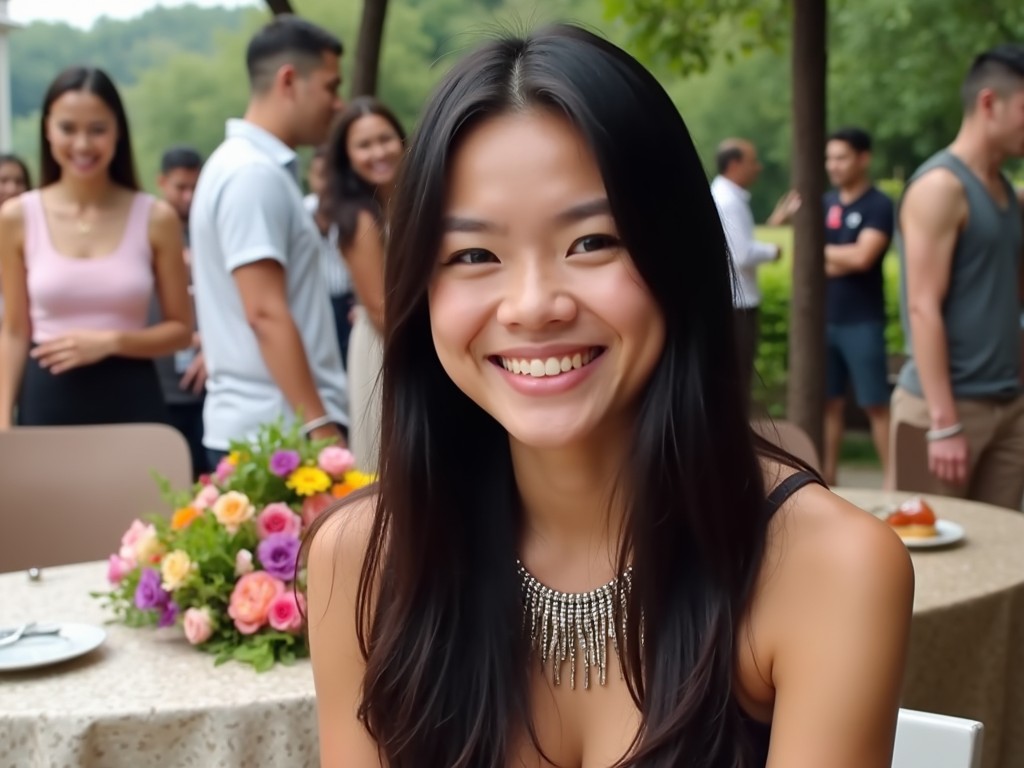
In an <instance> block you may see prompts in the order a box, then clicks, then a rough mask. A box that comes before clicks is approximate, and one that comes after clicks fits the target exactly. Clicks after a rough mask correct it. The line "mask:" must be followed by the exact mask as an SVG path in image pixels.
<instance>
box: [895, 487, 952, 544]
mask: <svg viewBox="0 0 1024 768" xmlns="http://www.w3.org/2000/svg"><path fill="white" fill-rule="evenodd" d="M885 521H886V522H887V523H888V524H889V525H891V526H892V527H893V530H894V531H896V533H897V534H899V537H900V538H901V539H932V538H935V537H936V536H938V535H939V532H938V530H937V529H936V527H935V511H934V510H933V509H932V508H931V507H930V506H929V505H928V502H926V501H925V500H924V499H922V498H921V497H920V496H915V497H913V498H911V499H907V500H906V501H904V502H903V503H902V504H900V505H899V506H898V507H897V508H896V511H895V512H892V513H890V514H889V515H887V516H886V518H885Z"/></svg>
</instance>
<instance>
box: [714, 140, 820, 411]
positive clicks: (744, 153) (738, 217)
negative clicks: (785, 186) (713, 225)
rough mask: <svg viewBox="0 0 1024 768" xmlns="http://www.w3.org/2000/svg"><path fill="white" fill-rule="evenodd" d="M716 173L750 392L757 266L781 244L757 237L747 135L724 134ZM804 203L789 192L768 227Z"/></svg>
mask: <svg viewBox="0 0 1024 768" xmlns="http://www.w3.org/2000/svg"><path fill="white" fill-rule="evenodd" d="M715 164H716V167H717V170H718V175H717V176H715V178H714V180H713V181H712V182H711V194H712V196H713V197H714V199H715V205H716V206H718V214H719V216H721V218H722V226H723V228H724V229H725V238H726V242H727V243H728V245H729V253H730V255H731V256H732V260H733V267H734V271H735V282H734V290H733V304H734V305H735V307H736V343H737V348H738V353H739V357H740V372H741V375H742V377H743V385H744V392H748V393H749V392H750V381H751V378H752V377H753V372H754V359H755V358H756V357H757V344H758V336H759V314H760V313H759V308H760V306H761V291H760V289H759V288H758V286H757V269H758V267H759V266H761V265H762V264H764V263H766V262H770V261H776V260H778V258H779V257H780V256H781V251H780V249H779V247H778V246H777V245H772V244H771V243H762V242H758V241H757V240H755V239H754V214H753V212H752V211H751V210H750V192H749V189H750V187H752V186H753V185H754V182H755V181H757V178H758V176H760V175H761V167H762V166H761V162H760V160H758V157H757V149H756V148H755V147H754V145H753V144H751V143H750V142H749V141H746V140H745V139H726V140H725V141H723V142H722V143H721V144H719V145H718V151H717V152H716V154H715ZM799 207H800V198H799V197H798V196H797V195H796V193H795V192H789V193H787V194H786V195H785V196H783V198H782V199H781V200H780V201H779V203H778V205H776V206H775V210H774V211H773V212H772V215H771V216H769V217H768V221H767V224H768V225H769V226H779V225H781V224H784V223H785V222H786V221H787V220H788V219H789V218H790V217H791V216H792V215H793V214H794V213H795V212H796V210H797V209H798V208H799Z"/></svg>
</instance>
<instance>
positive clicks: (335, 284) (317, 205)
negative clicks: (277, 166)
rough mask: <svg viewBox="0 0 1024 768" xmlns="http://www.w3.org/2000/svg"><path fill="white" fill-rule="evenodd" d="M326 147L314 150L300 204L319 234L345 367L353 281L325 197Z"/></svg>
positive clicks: (325, 281) (324, 272)
mask: <svg viewBox="0 0 1024 768" xmlns="http://www.w3.org/2000/svg"><path fill="white" fill-rule="evenodd" d="M327 148H328V145H327V144H322V145H321V146H319V147H317V148H316V151H315V152H314V153H313V157H312V159H311V160H310V163H309V170H308V171H307V173H306V183H307V185H308V186H309V194H308V195H306V197H305V198H304V200H303V202H304V203H305V204H306V210H307V211H309V214H310V216H312V217H313V221H314V222H315V223H316V228H317V230H319V232H320V271H321V273H322V275H323V279H324V287H326V288H327V294H328V295H329V296H330V297H331V310H332V311H333V312H334V329H335V330H336V331H337V333H338V347H339V349H340V350H341V364H342V365H344V366H346V368H347V367H348V340H349V334H351V333H352V320H351V315H352V308H353V307H354V306H355V300H356V299H355V293H353V291H352V279H351V278H350V277H349V274H348V267H347V266H346V265H345V259H344V258H343V257H342V255H341V249H340V247H339V246H338V225H337V224H335V223H334V221H333V220H332V218H331V213H330V210H329V204H328V201H327V195H326V194H325V192H326V189H327Z"/></svg>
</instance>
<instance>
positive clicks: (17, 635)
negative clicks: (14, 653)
mask: <svg viewBox="0 0 1024 768" xmlns="http://www.w3.org/2000/svg"><path fill="white" fill-rule="evenodd" d="M35 625H36V623H35V622H34V621H30V622H29V623H27V624H22V625H21V626H20V627H18V628H17V629H16V630H14V634H12V635H8V636H7V637H4V638H2V639H0V648H6V647H7V646H8V645H14V644H15V643H16V642H18V641H19V640H21V636H22V635H24V634H25V633H26V632H27V631H28V630H30V629H32V627H34V626H35Z"/></svg>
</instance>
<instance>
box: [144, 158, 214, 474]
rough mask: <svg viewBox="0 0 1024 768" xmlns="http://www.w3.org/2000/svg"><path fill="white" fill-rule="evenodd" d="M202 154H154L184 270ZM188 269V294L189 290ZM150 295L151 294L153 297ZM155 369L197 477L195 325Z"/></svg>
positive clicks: (202, 381)
mask: <svg viewBox="0 0 1024 768" xmlns="http://www.w3.org/2000/svg"><path fill="white" fill-rule="evenodd" d="M202 167H203V158H202V156H201V155H200V154H199V152H198V151H196V150H195V149H193V148H192V147H186V146H178V147H171V148H170V149H168V150H167V151H166V152H164V154H163V156H162V157H161V158H160V175H159V176H158V177H157V182H156V183H157V187H158V188H159V189H160V196H161V197H162V198H163V199H164V201H165V202H167V203H168V204H169V205H170V206H171V207H172V208H173V209H174V210H175V212H176V213H177V214H178V219H179V221H180V223H181V235H182V242H183V244H184V249H183V250H182V259H183V261H184V263H185V267H186V268H187V269H188V268H190V266H191V265H190V251H189V234H188V220H189V212H190V211H191V209H192V196H193V194H194V193H195V189H196V182H197V181H198V180H199V172H200V171H201V170H202ZM191 282H192V281H191V270H190V274H189V294H190V295H191V293H192V286H191ZM154 298H155V297H154ZM159 320H160V305H159V303H158V302H157V301H155V300H154V302H153V304H152V307H151V310H150V322H153V323H156V322H159ZM156 370H157V374H158V375H159V376H160V387H161V389H162V390H163V393H164V402H165V403H166V404H167V416H168V423H169V424H170V425H171V426H172V427H174V428H175V429H177V430H178V431H179V432H181V434H182V435H183V436H184V437H185V439H186V440H187V441H188V447H189V452H190V453H191V454H192V471H193V473H194V474H195V475H196V476H197V477H198V476H199V475H201V474H203V473H204V472H207V471H209V469H212V468H211V467H209V466H208V462H207V460H206V450H205V449H204V448H203V402H204V400H205V394H206V363H205V359H204V357H203V350H202V344H201V342H200V337H199V333H198V330H197V329H195V328H194V329H193V333H192V343H191V344H190V345H189V346H188V347H186V348H185V349H182V350H179V351H178V352H176V353H174V354H173V355H167V356H165V357H158V358H157V359H156Z"/></svg>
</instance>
